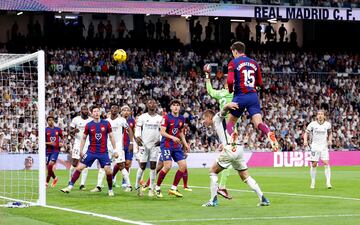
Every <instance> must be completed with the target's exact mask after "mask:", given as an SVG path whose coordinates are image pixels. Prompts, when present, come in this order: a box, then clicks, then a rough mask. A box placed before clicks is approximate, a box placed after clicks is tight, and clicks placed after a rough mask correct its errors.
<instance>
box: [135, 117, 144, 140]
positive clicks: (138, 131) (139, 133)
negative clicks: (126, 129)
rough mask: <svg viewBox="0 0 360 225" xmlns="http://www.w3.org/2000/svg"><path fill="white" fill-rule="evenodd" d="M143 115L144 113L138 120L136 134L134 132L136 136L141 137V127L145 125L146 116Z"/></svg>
mask: <svg viewBox="0 0 360 225" xmlns="http://www.w3.org/2000/svg"><path fill="white" fill-rule="evenodd" d="M143 115H144V114H142V115H141V116H139V117H138V118H137V120H136V127H135V134H134V136H135V137H141V129H142V126H143V118H144V117H143Z"/></svg>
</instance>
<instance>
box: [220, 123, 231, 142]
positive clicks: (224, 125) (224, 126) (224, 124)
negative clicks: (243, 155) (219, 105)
mask: <svg viewBox="0 0 360 225" xmlns="http://www.w3.org/2000/svg"><path fill="white" fill-rule="evenodd" d="M220 118H221V117H220ZM221 119H223V118H221ZM222 125H223V129H224V135H225V140H226V144H229V141H228V139H227V135H226V121H225V119H223V121H222Z"/></svg>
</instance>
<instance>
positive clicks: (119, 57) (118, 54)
mask: <svg viewBox="0 0 360 225" xmlns="http://www.w3.org/2000/svg"><path fill="white" fill-rule="evenodd" d="M113 58H114V60H115V61H116V62H118V63H122V62H125V61H126V58H127V55H126V52H125V51H124V50H123V49H118V50H116V51H115V52H114V54H113Z"/></svg>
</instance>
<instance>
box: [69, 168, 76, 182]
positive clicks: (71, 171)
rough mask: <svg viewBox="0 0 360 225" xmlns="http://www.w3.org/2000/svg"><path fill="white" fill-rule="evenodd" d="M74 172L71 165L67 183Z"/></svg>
mask: <svg viewBox="0 0 360 225" xmlns="http://www.w3.org/2000/svg"><path fill="white" fill-rule="evenodd" d="M74 171H75V167H74V166H73V165H71V167H70V171H69V181H71V178H72V175H73V173H74Z"/></svg>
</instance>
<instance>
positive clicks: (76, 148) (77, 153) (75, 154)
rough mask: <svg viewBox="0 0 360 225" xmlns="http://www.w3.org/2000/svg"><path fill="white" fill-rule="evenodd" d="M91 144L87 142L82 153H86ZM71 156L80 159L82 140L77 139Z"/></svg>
mask: <svg viewBox="0 0 360 225" xmlns="http://www.w3.org/2000/svg"><path fill="white" fill-rule="evenodd" d="M88 147H89V144H88V143H87V142H86V143H85V145H84V148H83V150H82V153H83V154H85V153H86V152H87V150H88ZM71 158H73V159H80V142H79V141H75V142H74V146H73V149H72V151H71Z"/></svg>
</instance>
